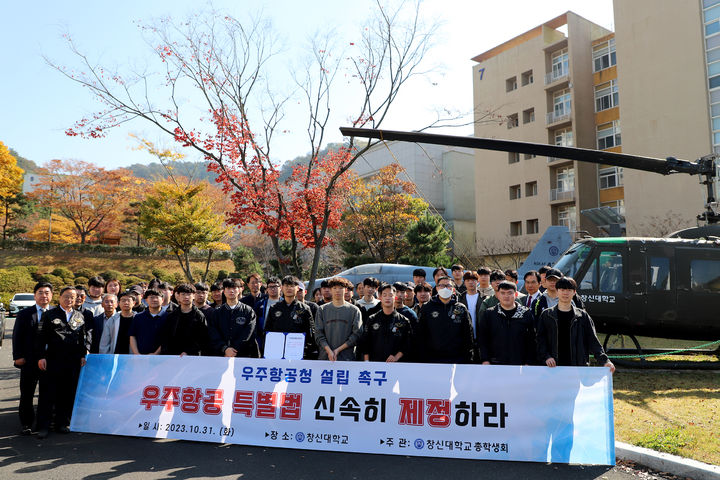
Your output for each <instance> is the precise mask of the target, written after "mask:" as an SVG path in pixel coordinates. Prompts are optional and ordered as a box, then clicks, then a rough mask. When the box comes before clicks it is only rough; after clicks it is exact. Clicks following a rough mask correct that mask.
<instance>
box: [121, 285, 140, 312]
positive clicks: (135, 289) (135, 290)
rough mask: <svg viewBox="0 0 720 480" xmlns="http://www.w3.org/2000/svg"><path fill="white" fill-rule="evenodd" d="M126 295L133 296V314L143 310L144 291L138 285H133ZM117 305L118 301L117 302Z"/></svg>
mask: <svg viewBox="0 0 720 480" xmlns="http://www.w3.org/2000/svg"><path fill="white" fill-rule="evenodd" d="M127 291H128V293H129V294H130V295H132V296H133V298H134V299H135V305H134V306H133V307H132V311H133V312H135V313H140V312H142V311H144V310H145V305H143V302H142V300H143V295H144V294H145V289H143V288H142V287H141V286H140V285H133V286H132V287H130V288H128V290H127ZM118 303H120V301H119V300H118Z"/></svg>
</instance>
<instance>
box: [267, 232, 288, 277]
mask: <svg viewBox="0 0 720 480" xmlns="http://www.w3.org/2000/svg"><path fill="white" fill-rule="evenodd" d="M270 240H271V241H272V246H273V250H275V256H276V257H277V259H278V270H280V276H281V277H284V276H285V275H287V267H286V266H285V263H284V262H283V260H284V258H285V256H284V255H283V254H282V251H281V250H280V239H278V237H270Z"/></svg>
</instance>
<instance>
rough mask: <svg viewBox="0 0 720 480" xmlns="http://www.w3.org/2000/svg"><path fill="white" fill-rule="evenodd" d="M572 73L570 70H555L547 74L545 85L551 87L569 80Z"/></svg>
mask: <svg viewBox="0 0 720 480" xmlns="http://www.w3.org/2000/svg"><path fill="white" fill-rule="evenodd" d="M569 76H570V72H569V71H568V70H555V71H552V72H550V73H546V74H545V85H546V86H547V85H551V84H553V83H556V82H560V81H565V80H568V77H569Z"/></svg>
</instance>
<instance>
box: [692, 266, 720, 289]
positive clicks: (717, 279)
mask: <svg viewBox="0 0 720 480" xmlns="http://www.w3.org/2000/svg"><path fill="white" fill-rule="evenodd" d="M690 285H691V287H692V289H693V290H694V291H698V292H720V260H692V261H691V262H690Z"/></svg>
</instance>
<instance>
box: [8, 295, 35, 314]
mask: <svg viewBox="0 0 720 480" xmlns="http://www.w3.org/2000/svg"><path fill="white" fill-rule="evenodd" d="M33 305H35V295H33V294H32V293H16V294H15V295H13V297H12V299H11V300H10V316H11V317H14V316H16V315H17V314H18V312H19V311H20V310H22V309H23V308H25V307H31V306H33Z"/></svg>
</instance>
